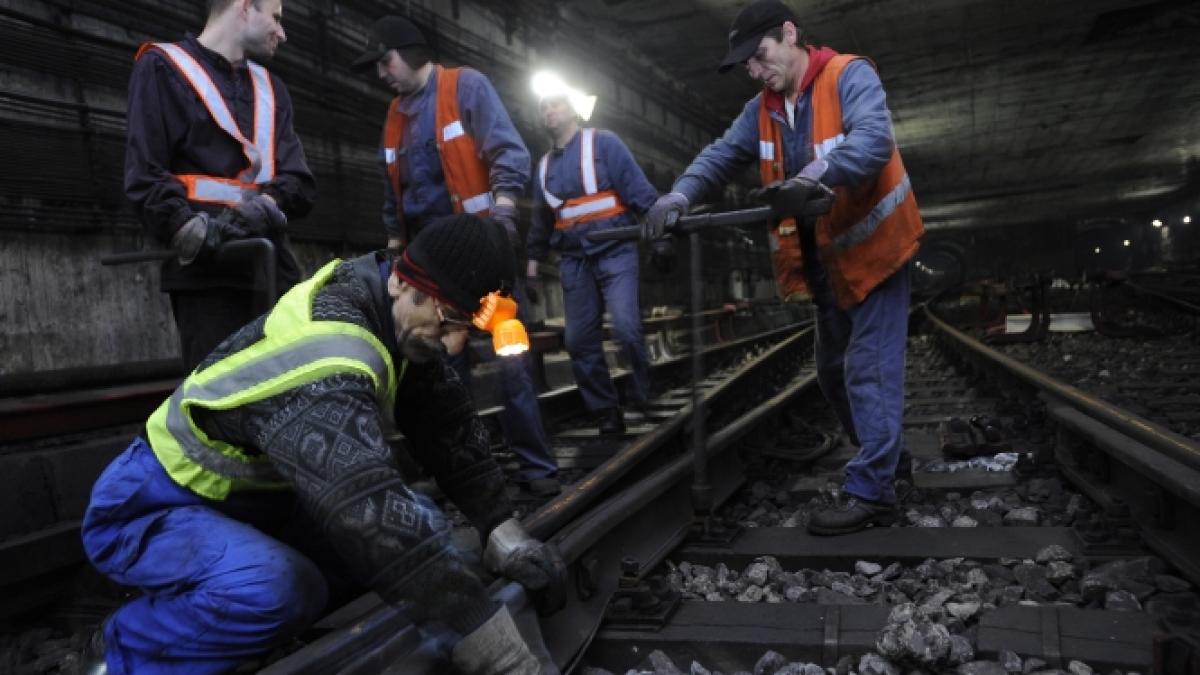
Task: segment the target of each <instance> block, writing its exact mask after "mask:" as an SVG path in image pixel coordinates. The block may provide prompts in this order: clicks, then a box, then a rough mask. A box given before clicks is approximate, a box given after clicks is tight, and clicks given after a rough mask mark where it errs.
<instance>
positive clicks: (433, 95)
mask: <svg viewBox="0 0 1200 675" xmlns="http://www.w3.org/2000/svg"><path fill="white" fill-rule="evenodd" d="M352 68H353V69H354V70H355V71H356V72H364V71H367V70H369V69H372V68H373V69H374V70H375V73H376V75H377V76H378V77H379V79H381V80H383V81H384V82H385V83H386V84H387V85H388V86H389V87H391V88H392V90H393V91H395V92H396V98H394V99H393V100H392V101H391V103H389V104H388V109H387V117H386V118H385V120H384V127H383V136H382V140H381V143H380V147H379V155H380V160H381V165H382V167H383V174H384V203H383V223H384V229H385V230H386V231H387V243H388V248H390V249H392V250H401V249H403V247H404V246H405V244H406V243H407V242H408V241H410V240H411V237H413V236H415V235H416V234H417V233H419V232H420V231H421V229H422V228H424V227H425V226H426V224H428V223H429V222H430V221H431V220H433V219H435V218H438V217H440V216H444V215H447V214H450V213H474V214H477V215H480V216H487V215H490V216H491V218H492V219H493V220H495V221H496V222H499V223H501V224H502V225H503V226H504V228H505V231H506V232H507V233H508V236H509V240H510V244H511V246H512V249H513V251H514V254H516V255H517V257H518V258H519V257H520V253H519V252H520V250H521V249H522V245H521V235H520V233H519V231H518V229H517V217H518V213H517V199H518V198H519V197H520V196H521V194H522V193H523V192H524V189H525V185H526V183H528V182H529V151H528V150H527V149H526V148H525V143H524V142H523V141H522V140H521V137H520V135H519V134H518V133H517V130H516V128H514V127H513V124H512V120H511V119H510V118H509V116H508V112H507V111H506V110H505V109H504V105H503V104H501V103H500V98H499V96H498V95H497V94H496V90H495V88H494V87H492V84H491V82H490V81H488V79H487V77H485V76H484V75H483V74H481V73H480V72H479V71H477V70H474V69H471V68H445V67H443V66H441V65H440V64H437V63H434V62H433V61H432V59H431V54H430V50H429V47H428V45H427V44H426V42H425V37H424V36H423V35H422V34H421V31H420V30H419V29H418V28H417V27H416V26H415V25H414V24H413V23H412V22H410V21H409V20H408V19H405V18H403V17H399V16H385V17H383V18H381V19H379V20H378V21H376V22H375V23H374V24H372V25H371V27H370V30H369V31H368V35H367V45H366V49H365V50H364V52H363V54H362V55H361V56H359V57H358V59H357V60H356V61H354V63H353V65H352ZM513 292H514V296H515V297H517V298H518V299H520V298H521V297H522V295H523V293H524V289H523V287H522V286H521V285H518V286H517V287H516V288H515V289H513ZM451 365H452V366H453V367H454V369H455V370H456V371H458V373H459V376H460V377H461V378H462V379H463V381H464V382H466V383H467V385H468V388H469V387H470V381H471V380H470V374H471V370H470V364H469V362H468V360H467V355H466V354H465V353H464V354H461V355H458V356H455V357H453V358H452V359H451ZM501 371H502V377H501V378H500V379H501V386H502V388H503V394H504V401H505V403H504V412H503V413H502V414H501V415H500V423H501V425H502V426H503V428H504V435H505V438H506V440H507V441H508V445H509V448H510V449H511V450H512V451H513V453H514V454H515V455H516V456H517V459H518V460H519V462H520V465H521V468H520V474H519V476H518V481H519V483H520V484H521V485H522V487H524V488H526V489H528V490H530V491H531V492H533V493H535V494H539V495H547V494H554V493H557V492H558V491H559V485H558V480H557V474H558V465H557V463H556V462H555V460H554V457H553V455H551V453H550V447H549V444H548V443H547V441H546V432H545V429H544V428H543V426H542V414H541V410H540V409H539V408H538V401H537V394H536V391H535V390H534V387H533V380H532V378H531V376H530V374H529V365H528V361H527V359H526V358H525V357H523V358H520V359H505V360H504V361H503V366H502V368H501Z"/></svg>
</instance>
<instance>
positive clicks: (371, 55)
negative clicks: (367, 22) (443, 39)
mask: <svg viewBox="0 0 1200 675" xmlns="http://www.w3.org/2000/svg"><path fill="white" fill-rule="evenodd" d="M423 44H425V36H424V35H422V34H421V29H420V28H417V25H416V24H414V23H413V22H411V21H409V20H408V19H406V18H404V17H402V16H385V17H383V18H382V19H379V20H377V21H376V22H375V23H373V24H371V27H370V28H369V29H368V30H367V46H366V49H365V50H364V51H363V53H362V56H360V57H358V58H357V59H355V60H354V63H352V64H350V70H353V71H354V72H356V73H361V72H362V71H364V70H367V69H368V68H370V67H372V66H374V65H375V62H376V61H378V60H379V59H381V58H383V55H384V54H386V53H388V50H389V49H400V48H401V47H413V46H416V45H423Z"/></svg>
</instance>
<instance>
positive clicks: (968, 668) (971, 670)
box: [955, 661, 1008, 675]
mask: <svg viewBox="0 0 1200 675" xmlns="http://www.w3.org/2000/svg"><path fill="white" fill-rule="evenodd" d="M955 672H957V673H958V675H1008V671H1006V670H1004V667H1003V666H1001V665H1000V664H999V663H996V662H995V661H971V662H969V663H964V664H962V665H961V666H959V667H958V669H957V670H956V671H955Z"/></svg>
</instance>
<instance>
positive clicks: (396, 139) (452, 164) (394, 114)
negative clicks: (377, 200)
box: [383, 66, 493, 222]
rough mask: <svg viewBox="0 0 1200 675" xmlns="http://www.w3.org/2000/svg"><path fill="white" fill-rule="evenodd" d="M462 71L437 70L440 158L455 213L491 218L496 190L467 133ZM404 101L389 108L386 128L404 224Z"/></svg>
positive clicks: (388, 154)
mask: <svg viewBox="0 0 1200 675" xmlns="http://www.w3.org/2000/svg"><path fill="white" fill-rule="evenodd" d="M461 70H462V69H461V68H443V67H442V66H437V67H436V71H435V73H434V77H437V101H436V102H435V104H434V108H435V110H436V112H435V114H434V133H435V134H436V136H437V139H436V140H437V149H438V156H439V157H440V158H441V160H442V173H443V174H444V175H445V177H446V190H447V191H448V192H449V193H450V204H451V206H452V207H453V208H454V212H455V213H463V212H466V213H475V214H478V215H481V216H487V215H489V214H491V211H492V203H493V202H492V186H491V181H490V179H489V178H488V167H487V165H486V164H484V163H483V159H481V158H480V156H479V149H478V147H477V146H476V145H475V139H474V138H471V135H470V134H468V133H467V132H466V129H465V128H464V127H463V123H462V118H461V116H460V114H459V110H458V74H459V72H460V71H461ZM399 104H400V97H399V96H397V97H396V98H394V99H392V102H391V103H390V104H389V105H388V115H387V120H386V122H385V123H384V125H383V152H384V162H385V163H386V164H387V173H388V178H389V179H390V180H391V183H392V191H393V192H394V193H395V195H396V211H397V213H396V215H397V216H398V217H399V218H400V222H404V212H403V209H404V207H403V199H402V196H403V194H404V186H403V185H401V184H400V161H399V159H400V158H399V153H398V152H397V150H398V149H399V148H400V144H401V142H402V141H403V140H404V131H405V128H406V127H407V125H408V118H407V116H405V115H404V114H403V113H401V112H400V110H399Z"/></svg>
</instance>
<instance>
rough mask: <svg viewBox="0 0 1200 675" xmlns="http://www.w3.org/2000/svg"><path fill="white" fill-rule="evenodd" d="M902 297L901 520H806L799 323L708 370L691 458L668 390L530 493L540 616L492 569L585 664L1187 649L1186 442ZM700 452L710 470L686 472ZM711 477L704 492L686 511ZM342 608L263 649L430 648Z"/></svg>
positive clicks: (826, 449) (758, 664) (867, 665)
mask: <svg viewBox="0 0 1200 675" xmlns="http://www.w3.org/2000/svg"><path fill="white" fill-rule="evenodd" d="M920 319H921V320H922V321H923V325H924V333H923V334H922V335H920V336H917V337H914V338H913V343H912V345H911V349H910V359H911V362H910V364H909V386H908V400H907V407H906V416H905V428H906V438H907V442H908V446H909V450H910V451H911V453H912V455H913V456H914V459H915V460H916V465H917V466H918V470H917V471H916V472H915V473H914V475H913V482H912V489H911V490H909V491H907V494H906V496H905V498H904V501H903V503H902V505H901V508H900V509H899V515H900V520H899V522H898V523H897V525H896V526H895V527H891V528H876V529H872V530H867V531H864V532H861V533H856V534H854V535H848V536H843V537H837V538H815V537H812V536H810V535H808V534H807V533H805V532H804V530H803V525H804V524H805V523H806V521H807V517H808V514H809V513H810V512H811V510H812V509H813V508H815V507H818V506H819V505H821V504H822V503H823V502H824V500H826V499H828V498H829V491H830V490H831V489H832V488H835V486H836V484H837V482H838V478H839V473H840V467H841V466H842V464H843V463H844V461H845V460H846V459H847V458H848V457H849V456H851V455H852V454H853V452H854V448H852V447H848V446H847V445H846V444H845V443H844V442H840V441H839V440H838V436H837V432H836V428H835V426H834V425H833V423H832V422H831V421H830V420H829V418H828V414H827V413H823V412H822V411H823V408H824V406H823V405H822V404H821V402H820V396H819V394H818V393H817V392H816V389H815V382H814V379H815V378H814V377H813V375H812V374H811V373H810V372H809V371H808V369H807V368H808V362H807V360H806V359H804V358H803V356H801V355H802V354H803V352H805V351H807V350H808V349H810V345H809V344H807V342H806V340H807V337H806V334H805V333H799V334H797V335H795V336H794V337H793V338H792V339H791V340H789V341H787V342H785V343H781V344H780V345H778V346H776V347H774V348H772V350H771V351H770V352H769V353H767V354H764V355H763V357H762V359H769V360H770V361H766V360H764V361H763V363H767V362H770V363H773V364H775V365H770V366H766V367H765V369H764V368H763V366H761V365H760V366H751V365H748V366H747V367H746V372H745V373H742V374H741V375H742V377H739V378H737V379H731V380H728V381H726V382H725V383H722V384H719V385H716V386H714V385H713V383H706V392H705V404H704V406H703V407H702V409H703V410H706V411H708V412H707V414H706V415H704V422H705V429H706V433H705V434H704V438H705V441H704V444H703V446H702V447H704V449H705V452H704V454H703V457H704V458H705V459H706V460H707V463H706V464H698V463H697V459H696V457H695V456H694V453H693V452H692V450H693V448H694V447H700V446H695V445H694V444H692V443H690V441H689V439H690V438H692V436H691V430H690V429H689V427H691V425H692V423H693V419H692V417H691V411H690V406H688V405H685V406H684V407H682V408H680V410H679V411H678V412H677V413H676V415H675V416H674V417H672V418H671V419H670V420H668V421H666V422H664V423H663V424H660V425H659V426H657V427H656V428H655V430H654V431H653V432H651V433H649V434H647V435H645V436H642V437H640V438H639V439H638V441H637V442H635V443H634V444H632V445H631V446H629V447H626V448H625V449H623V450H622V451H621V452H619V453H618V454H617V455H614V456H613V457H612V458H611V459H610V460H608V462H606V463H605V464H602V465H601V466H600V467H598V468H597V469H596V470H595V471H594V472H593V473H592V474H589V477H588V478H587V479H585V480H584V481H581V482H580V483H578V484H577V485H576V486H574V487H573V488H572V489H571V490H570V491H568V492H567V493H565V494H564V495H562V496H560V497H559V498H558V499H555V500H553V501H551V502H549V503H548V504H546V505H544V506H543V507H541V508H540V509H538V510H536V511H534V512H533V513H531V514H530V515H529V516H527V518H526V524H527V526H529V527H530V528H531V530H533V531H534V532H535V534H538V535H539V536H545V537H548V538H550V539H552V540H553V541H555V542H556V543H557V544H558V545H559V547H560V548H561V549H562V551H563V553H564V556H565V557H566V558H567V559H568V561H569V562H570V563H571V583H572V588H573V591H574V592H573V593H572V597H571V599H570V601H569V604H568V606H567V608H566V609H564V610H563V611H561V612H559V613H557V614H555V615H553V616H551V617H544V618H541V619H540V620H536V618H535V617H534V616H533V614H532V612H531V610H529V609H528V608H527V607H525V606H524V599H523V597H522V595H521V593H520V590H519V589H516V588H514V587H512V586H511V585H510V586H506V587H505V586H500V585H499V584H498V585H497V586H496V587H495V590H496V592H497V596H498V597H501V598H502V599H506V600H507V601H509V602H510V603H511V606H512V607H513V608H514V609H516V610H518V613H519V616H520V617H521V620H522V623H523V625H524V627H525V628H526V629H527V630H528V633H529V635H530V637H531V639H532V640H533V641H534V643H535V644H537V645H541V646H543V647H544V650H543V651H544V655H543V656H544V659H545V660H546V661H547V663H549V662H553V664H554V666H556V667H557V668H559V669H563V670H572V669H584V670H585V671H586V672H595V673H600V672H604V671H607V672H626V671H628V670H635V671H642V672H677V670H682V671H687V670H688V669H689V668H691V672H696V673H700V672H710V671H713V672H715V671H718V670H719V671H721V672H741V671H744V672H755V673H758V672H769V673H776V672H788V673H801V672H805V673H807V672H812V673H814V675H815V673H816V672H818V670H820V671H821V672H824V669H826V668H834V669H836V671H837V672H839V673H844V672H851V671H854V672H859V673H872V674H876V673H878V674H881V675H882V674H886V673H899V672H905V671H908V670H914V669H915V670H919V671H922V672H939V671H946V670H957V671H958V672H961V673H997V675H998V674H999V673H1004V672H1022V673H1032V672H1056V671H1057V672H1065V671H1069V672H1072V673H1076V674H1081V673H1088V672H1093V670H1104V671H1105V672H1108V671H1112V670H1119V671H1122V672H1150V671H1156V672H1195V669H1196V668H1197V666H1198V664H1200V661H1198V660H1197V654H1200V650H1198V649H1197V645H1198V644H1200V643H1198V641H1197V629H1198V627H1200V596H1197V594H1196V592H1195V586H1196V584H1197V583H1198V582H1200V569H1197V567H1196V561H1197V560H1200V558H1198V557H1197V556H1196V551H1195V548H1194V547H1195V546H1196V543H1195V542H1196V536H1195V535H1196V528H1195V526H1194V525H1193V523H1194V522H1195V520H1194V519H1193V518H1192V517H1190V516H1193V511H1194V510H1195V508H1196V505H1197V504H1200V501H1198V500H1197V496H1198V495H1196V494H1195V492H1196V490H1197V487H1198V486H1200V480H1198V477H1197V474H1196V473H1195V467H1194V466H1193V465H1192V463H1191V459H1190V458H1191V457H1192V456H1193V455H1194V454H1195V453H1196V450H1197V448H1196V445H1195V443H1194V442H1192V441H1191V440H1189V439H1187V438H1184V437H1182V436H1180V435H1178V434H1175V433H1173V432H1171V431H1170V430H1168V429H1165V428H1162V427H1161V426H1159V425H1156V424H1154V423H1153V422H1150V421H1147V420H1144V419H1141V418H1139V417H1137V416H1136V415H1133V414H1131V413H1129V412H1128V411H1125V410H1122V409H1120V408H1117V407H1116V406H1114V405H1112V404H1110V403H1107V402H1105V401H1103V400H1099V399H1097V398H1095V397H1093V396H1090V395H1088V394H1085V393H1083V392H1082V391H1079V390H1078V389H1075V388H1074V387H1072V386H1070V385H1067V384H1064V383H1062V382H1058V381H1055V380H1053V379H1052V378H1050V377H1048V376H1046V375H1044V374H1042V373H1040V372H1038V371H1036V370H1035V369H1033V368H1030V367H1028V366H1026V365H1023V364H1021V363H1018V362H1016V361H1014V360H1012V359H1010V358H1008V357H1005V356H1004V355H1003V354H1000V353H999V352H997V351H995V350H992V349H990V348H988V347H986V346H984V345H982V344H981V343H979V342H977V341H975V340H973V339H971V338H969V337H968V336H966V335H965V334H964V333H962V332H961V331H957V330H956V329H954V328H953V327H951V326H950V325H948V324H946V323H945V322H943V321H942V320H940V319H939V318H938V317H936V316H935V315H934V314H933V313H932V312H930V311H929V310H926V309H923V310H922V315H921V316H920ZM780 363H784V364H787V365H779V364H780ZM764 376H765V378H764ZM677 393H680V392H677ZM956 421H957V422H956ZM962 424H966V425H967V426H968V431H967V432H966V434H967V437H968V438H970V439H972V440H971V442H970V443H969V445H971V446H972V447H970V448H964V447H962V445H963V444H962V443H961V442H959V441H960V440H961V435H962V433H963V432H962V428H963V427H962V426H961V425H962ZM988 427H991V429H990V431H989V430H988ZM972 428H973V429H974V431H972V430H971V429H972ZM955 434H959V435H958V436H956V435H955ZM956 439H958V440H956ZM947 448H950V449H951V450H952V452H951V454H957V455H969V454H971V452H972V451H974V452H975V453H978V454H980V456H978V457H974V458H968V457H966V456H960V457H947V456H946V449H947ZM697 469H700V472H701V473H703V474H704V475H706V476H707V477H708V478H709V481H708V484H707V485H704V484H701V485H697V484H696V483H694V482H693V477H694V476H695V475H697ZM593 481H594V482H593ZM705 495H709V496H711V502H710V503H711V504H712V505H714V506H715V505H722V506H721V508H719V509H717V510H716V511H715V512H714V513H703V512H701V513H698V512H697V510H696V509H695V508H694V506H693V505H694V503H696V502H697V501H700V502H704V499H702V498H701V497H703V496H705ZM339 619H340V620H341V621H342V623H341V624H340V625H333V624H329V625H327V626H326V628H328V629H330V630H329V632H327V633H325V634H324V635H323V636H322V637H321V638H319V639H318V640H316V641H315V642H314V643H313V644H311V645H309V646H307V647H305V648H304V649H301V650H299V651H297V652H295V653H293V654H291V655H290V656H288V657H287V658H285V659H283V660H281V661H278V662H276V663H275V664H274V665H272V666H270V667H269V668H267V669H266V670H265V671H264V672H268V673H306V672H329V671H337V672H347V673H368V672H409V669H413V668H416V669H418V670H420V669H422V668H426V667H427V668H435V667H436V663H437V662H438V654H437V651H436V649H431V648H430V646H429V645H428V643H424V644H423V643H422V641H421V639H420V633H419V631H418V630H417V629H416V628H415V627H413V626H411V625H409V624H408V623H407V622H406V621H405V620H404V618H403V612H402V611H397V610H395V609H393V608H389V607H386V606H383V605H381V604H380V603H379V602H378V600H377V599H373V598H370V597H366V598H363V599H361V600H360V602H359V603H358V605H357V606H356V607H354V608H353V610H352V611H347V612H346V613H345V614H343V615H342V616H341V617H339ZM535 623H536V629H535ZM902 669H903V670H902Z"/></svg>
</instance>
